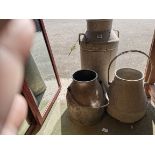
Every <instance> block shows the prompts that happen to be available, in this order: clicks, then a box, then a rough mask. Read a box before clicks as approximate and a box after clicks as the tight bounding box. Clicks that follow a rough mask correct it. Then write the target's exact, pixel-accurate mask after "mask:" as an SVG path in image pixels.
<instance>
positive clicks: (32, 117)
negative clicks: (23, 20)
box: [22, 19, 61, 135]
mask: <svg viewBox="0 0 155 155" xmlns="http://www.w3.org/2000/svg"><path fill="white" fill-rule="evenodd" d="M38 21H39V25H40V28H41V32H42V34H43V38H44V41H45V44H46V47H47V51H48V54H49V58H50V61H51V69H52V70H53V71H54V74H55V77H56V80H57V84H58V89H57V91H56V92H55V95H54V96H53V98H52V99H51V100H50V102H49V103H48V104H47V107H46V110H45V112H44V113H43V114H41V113H40V111H39V109H38V106H37V104H36V102H35V99H34V97H33V94H32V91H31V90H30V88H29V86H28V83H27V82H26V80H24V83H23V89H22V94H23V96H24V97H25V99H26V101H27V104H28V116H27V122H28V124H29V125H30V126H29V128H28V129H27V131H26V133H25V134H28V135H29V134H36V133H37V132H38V131H39V130H40V128H41V127H42V125H43V123H44V121H45V120H46V118H47V116H48V114H49V112H50V110H51V108H52V106H53V104H54V103H55V101H56V99H57V97H58V95H59V93H60V91H61V82H60V78H59V74H58V71H57V67H56V63H55V60H54V56H53V53H52V49H51V46H50V42H49V39H48V35H47V32H46V28H45V25H44V21H43V20H42V19H38Z"/></svg>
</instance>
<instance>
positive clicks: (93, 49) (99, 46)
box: [79, 19, 119, 89]
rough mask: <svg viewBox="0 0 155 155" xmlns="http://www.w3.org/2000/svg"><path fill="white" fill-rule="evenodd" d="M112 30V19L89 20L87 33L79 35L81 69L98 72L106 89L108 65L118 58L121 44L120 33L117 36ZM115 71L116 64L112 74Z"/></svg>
mask: <svg viewBox="0 0 155 155" xmlns="http://www.w3.org/2000/svg"><path fill="white" fill-rule="evenodd" d="M111 28H112V19H98V20H87V31H86V33H85V34H84V33H80V34H79V44H80V55H81V68H82V69H92V70H94V71H96V72H97V73H98V75H99V79H100V80H101V81H102V83H103V84H104V85H103V86H104V87H106V89H107V88H108V79H107V71H108V64H109V63H110V61H111V59H112V58H113V57H115V56H116V53H117V50H118V43H119V32H118V31H117V35H116V33H115V31H114V30H112V29H111ZM82 36H83V39H82ZM114 70H115V64H113V66H112V68H111V70H110V74H111V73H113V72H114ZM111 78H113V77H111Z"/></svg>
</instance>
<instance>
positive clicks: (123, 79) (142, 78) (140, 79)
mask: <svg viewBox="0 0 155 155" xmlns="http://www.w3.org/2000/svg"><path fill="white" fill-rule="evenodd" d="M123 69H130V70H134V71H137V72H139V73H140V74H141V76H142V77H141V78H139V79H136V80H128V79H125V78H121V77H120V76H118V75H117V72H118V71H119V70H123ZM115 77H116V78H118V79H120V80H122V81H128V82H137V81H142V80H144V74H143V73H142V72H141V71H139V70H137V69H134V68H120V69H118V70H116V71H115Z"/></svg>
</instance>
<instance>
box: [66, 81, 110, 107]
mask: <svg viewBox="0 0 155 155" xmlns="http://www.w3.org/2000/svg"><path fill="white" fill-rule="evenodd" d="M99 83H100V85H101V87H102V91H103V93H104V94H105V98H106V99H107V104H104V105H102V106H100V107H93V108H94V109H95V108H96V109H98V108H104V107H107V106H108V105H109V97H108V94H107V91H106V90H105V88H104V87H103V86H102V81H101V80H99ZM67 89H68V92H69V94H70V95H71V97H72V99H73V100H74V102H75V103H77V104H78V105H82V104H80V103H79V102H78V101H77V100H76V99H75V97H74V95H72V93H71V88H70V87H68V88H67ZM90 108H92V107H90Z"/></svg>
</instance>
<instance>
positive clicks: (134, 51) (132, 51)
mask: <svg viewBox="0 0 155 155" xmlns="http://www.w3.org/2000/svg"><path fill="white" fill-rule="evenodd" d="M130 52H131V53H141V54H143V55H145V56H146V57H147V58H148V59H149V62H150V64H151V70H152V62H151V58H150V57H149V56H148V55H147V54H146V53H144V52H142V51H138V50H130V51H124V52H121V53H120V54H118V55H116V56H115V57H114V58H113V59H112V60H111V62H110V64H109V67H108V84H110V81H109V76H110V75H109V74H110V67H111V65H112V63H113V62H114V61H115V60H116V59H117V58H118V57H119V56H121V55H123V54H126V53H130Z"/></svg>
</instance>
